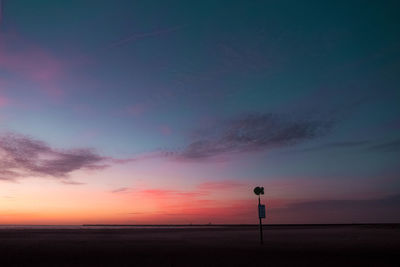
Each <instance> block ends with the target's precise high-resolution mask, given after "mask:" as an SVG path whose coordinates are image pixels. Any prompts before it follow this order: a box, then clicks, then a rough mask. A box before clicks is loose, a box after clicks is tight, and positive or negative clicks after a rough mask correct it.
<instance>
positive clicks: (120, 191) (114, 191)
mask: <svg viewBox="0 0 400 267" xmlns="http://www.w3.org/2000/svg"><path fill="white" fill-rule="evenodd" d="M129 190H130V188H129V187H120V188H117V189H114V190H111V193H123V192H127V191H129Z"/></svg>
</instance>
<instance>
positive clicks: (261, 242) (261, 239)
mask: <svg viewBox="0 0 400 267" xmlns="http://www.w3.org/2000/svg"><path fill="white" fill-rule="evenodd" d="M260 209H261V200H260V195H258V212H259V213H260ZM258 218H259V219H260V244H261V245H262V244H264V240H263V231H262V230H263V229H262V220H261V214H258Z"/></svg>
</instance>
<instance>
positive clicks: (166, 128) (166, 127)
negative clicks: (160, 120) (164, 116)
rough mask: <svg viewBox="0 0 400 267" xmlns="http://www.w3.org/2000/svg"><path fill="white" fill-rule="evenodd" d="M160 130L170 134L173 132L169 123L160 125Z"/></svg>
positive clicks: (164, 133)
mask: <svg viewBox="0 0 400 267" xmlns="http://www.w3.org/2000/svg"><path fill="white" fill-rule="evenodd" d="M160 132H161V133H162V134H163V135H170V134H171V133H172V130H171V128H170V127H168V126H167V125H161V126H160Z"/></svg>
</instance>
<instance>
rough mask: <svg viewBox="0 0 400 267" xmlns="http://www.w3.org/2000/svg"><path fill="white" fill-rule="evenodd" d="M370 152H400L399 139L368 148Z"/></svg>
mask: <svg viewBox="0 0 400 267" xmlns="http://www.w3.org/2000/svg"><path fill="white" fill-rule="evenodd" d="M368 150H370V151H375V152H399V151H400V139H396V140H392V141H388V142H384V143H380V144H377V145H373V146H370V147H369V148H368Z"/></svg>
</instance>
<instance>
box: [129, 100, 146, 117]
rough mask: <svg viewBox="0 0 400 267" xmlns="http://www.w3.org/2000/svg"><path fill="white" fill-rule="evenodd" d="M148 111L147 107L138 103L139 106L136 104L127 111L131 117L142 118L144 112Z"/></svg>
mask: <svg viewBox="0 0 400 267" xmlns="http://www.w3.org/2000/svg"><path fill="white" fill-rule="evenodd" d="M146 109H147V107H146V105H144V104H140V103H138V104H134V105H132V106H129V107H126V108H125V111H126V113H127V114H129V115H133V116H140V115H142V114H143V112H145V111H146Z"/></svg>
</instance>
